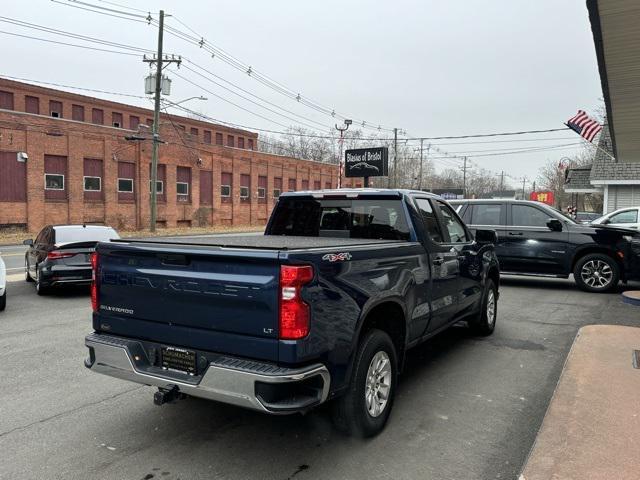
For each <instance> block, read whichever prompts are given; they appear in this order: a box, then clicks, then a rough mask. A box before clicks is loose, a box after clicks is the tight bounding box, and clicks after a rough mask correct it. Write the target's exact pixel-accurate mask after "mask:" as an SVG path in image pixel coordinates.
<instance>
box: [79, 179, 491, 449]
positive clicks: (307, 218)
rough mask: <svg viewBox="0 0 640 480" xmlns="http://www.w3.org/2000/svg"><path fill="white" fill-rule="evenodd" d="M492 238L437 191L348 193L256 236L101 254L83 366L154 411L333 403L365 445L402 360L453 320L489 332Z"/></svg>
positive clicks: (304, 203) (302, 407)
mask: <svg viewBox="0 0 640 480" xmlns="http://www.w3.org/2000/svg"><path fill="white" fill-rule="evenodd" d="M495 240H496V236H495V232H493V231H490V230H478V231H476V232H475V237H474V236H472V235H471V233H470V232H469V230H468V229H467V227H466V226H465V225H464V223H463V222H462V221H461V220H460V218H459V217H458V215H457V214H456V212H455V211H454V210H453V209H452V208H451V207H450V206H449V205H448V204H447V203H446V202H445V201H443V200H442V199H440V198H439V197H436V196H434V195H431V194H428V193H424V192H420V191H409V190H375V189H365V190H362V189H360V190H324V191H311V192H291V193H286V194H283V195H282V196H280V198H279V199H278V202H277V205H276V206H275V208H274V210H273V213H272V215H271V218H270V220H269V223H268V225H267V227H266V231H265V234H264V235H253V236H251V235H244V236H240V235H239V236H220V237H214V238H212V237H208V238H193V237H192V238H185V239H178V240H153V239H148V240H117V241H115V242H110V243H100V244H98V246H97V249H96V253H95V255H94V256H93V258H92V265H93V279H94V281H93V284H92V287H91V302H92V307H93V329H94V332H93V333H91V334H90V335H88V336H87V337H86V346H87V347H88V349H89V355H88V358H87V359H86V360H85V366H86V367H87V368H89V369H91V370H93V371H95V372H98V373H102V374H106V375H110V376H113V377H118V378H121V379H125V380H130V381H133V382H137V383H141V384H146V385H150V386H155V387H158V390H157V391H156V392H155V395H154V401H155V403H156V404H160V405H161V404H163V403H166V402H171V401H173V400H176V399H178V398H181V397H183V396H189V395H192V396H196V397H202V398H207V399H211V400H216V401H220V402H225V403H230V404H234V405H238V406H242V407H247V408H251V409H254V410H258V411H261V412H266V413H271V414H288V413H294V412H305V411H307V410H309V409H311V408H313V407H315V406H317V405H319V404H321V403H324V402H326V401H331V402H332V407H333V408H332V411H333V417H334V420H335V424H336V426H337V427H338V428H340V429H341V430H343V431H345V432H347V433H349V434H354V435H358V436H363V437H366V436H372V435H375V434H377V433H378V432H380V431H381V430H382V429H383V428H384V425H385V423H386V421H387V419H388V417H389V413H390V411H391V407H392V403H393V398H394V394H395V389H396V382H397V377H398V373H399V372H400V371H401V370H402V365H403V362H404V359H405V354H406V351H407V349H409V348H411V347H413V346H415V345H417V344H419V343H421V342H423V341H424V340H426V339H428V338H430V337H432V336H433V335H435V334H437V333H438V332H441V331H442V330H444V329H446V328H447V327H449V326H451V325H453V324H454V323H457V322H459V321H464V322H466V323H467V324H468V325H469V327H470V328H471V329H472V330H473V331H474V332H475V333H477V334H478V335H489V334H491V333H492V332H493V330H494V328H495V321H496V313H497V301H498V284H499V275H500V274H499V268H498V262H497V260H496V256H495V253H494V246H493V243H494V242H495Z"/></svg>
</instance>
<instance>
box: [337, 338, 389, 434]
mask: <svg viewBox="0 0 640 480" xmlns="http://www.w3.org/2000/svg"><path fill="white" fill-rule="evenodd" d="M379 353H381V356H378V357H376V355H378V354H379ZM384 355H386V359H387V360H388V365H389V366H390V376H389V380H388V389H387V398H386V402H385V404H384V406H382V407H381V412H380V413H378V414H377V415H372V414H371V413H370V411H369V408H368V406H367V399H366V392H367V383H368V382H367V380H368V377H369V369H370V367H371V366H372V365H373V364H372V361H373V360H374V357H376V358H377V359H382V360H384ZM376 364H377V361H376ZM397 379H398V360H397V353H396V348H395V346H394V345H393V342H392V341H391V338H390V337H389V335H387V334H386V333H385V332H383V331H382V330H375V329H374V330H370V331H369V332H367V333H366V334H365V336H364V338H362V340H361V342H360V345H359V346H358V351H357V352H356V356H355V359H354V366H353V371H352V374H351V381H350V383H349V388H348V390H347V392H346V393H345V394H344V395H343V396H342V397H340V398H337V399H336V400H334V402H333V406H332V407H333V411H332V414H333V422H334V425H335V426H336V428H337V429H338V430H341V431H342V432H344V433H346V434H348V435H353V436H358V437H363V438H366V437H373V436H374V435H377V434H378V433H380V432H381V431H382V430H383V429H384V426H385V424H386V423H387V420H388V419H389V415H390V414H391V409H392V407H393V398H394V396H395V392H396V383H397ZM384 385H385V383H384V382H381V383H380V386H381V387H384ZM383 391H384V389H383ZM370 398H372V399H376V400H379V399H380V397H379V396H378V394H377V393H376V394H375V395H374V394H372V395H371V397H370ZM374 401H375V400H373V401H372V404H373V402H374Z"/></svg>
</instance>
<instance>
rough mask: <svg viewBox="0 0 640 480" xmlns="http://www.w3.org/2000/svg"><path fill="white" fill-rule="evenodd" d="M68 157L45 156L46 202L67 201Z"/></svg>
mask: <svg viewBox="0 0 640 480" xmlns="http://www.w3.org/2000/svg"><path fill="white" fill-rule="evenodd" d="M66 176H67V157H61V156H57V155H45V156H44V198H45V200H66V199H67V183H66Z"/></svg>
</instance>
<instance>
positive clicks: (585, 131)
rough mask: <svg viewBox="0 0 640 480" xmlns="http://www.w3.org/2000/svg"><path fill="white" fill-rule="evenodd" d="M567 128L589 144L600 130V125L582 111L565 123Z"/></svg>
mask: <svg viewBox="0 0 640 480" xmlns="http://www.w3.org/2000/svg"><path fill="white" fill-rule="evenodd" d="M567 127H569V128H570V129H571V130H573V131H575V132H576V133H577V134H578V135H580V136H581V137H584V138H585V139H586V140H588V141H589V142H592V141H593V139H594V137H595V136H596V135H597V134H598V132H599V131H600V130H602V125H600V124H599V123H598V122H597V121H596V120H594V119H593V118H591V117H590V116H589V115H587V113H586V112H585V111H584V110H578V113H577V114H576V115H575V116H573V117H571V118H570V119H569V120H568V121H567Z"/></svg>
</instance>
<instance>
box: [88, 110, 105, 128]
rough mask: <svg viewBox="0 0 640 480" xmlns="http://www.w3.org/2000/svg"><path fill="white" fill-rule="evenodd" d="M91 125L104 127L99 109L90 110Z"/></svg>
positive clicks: (102, 113)
mask: <svg viewBox="0 0 640 480" xmlns="http://www.w3.org/2000/svg"><path fill="white" fill-rule="evenodd" d="M91 123H95V124H96V125H104V112H103V111H102V110H101V109H99V108H92V109H91Z"/></svg>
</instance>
